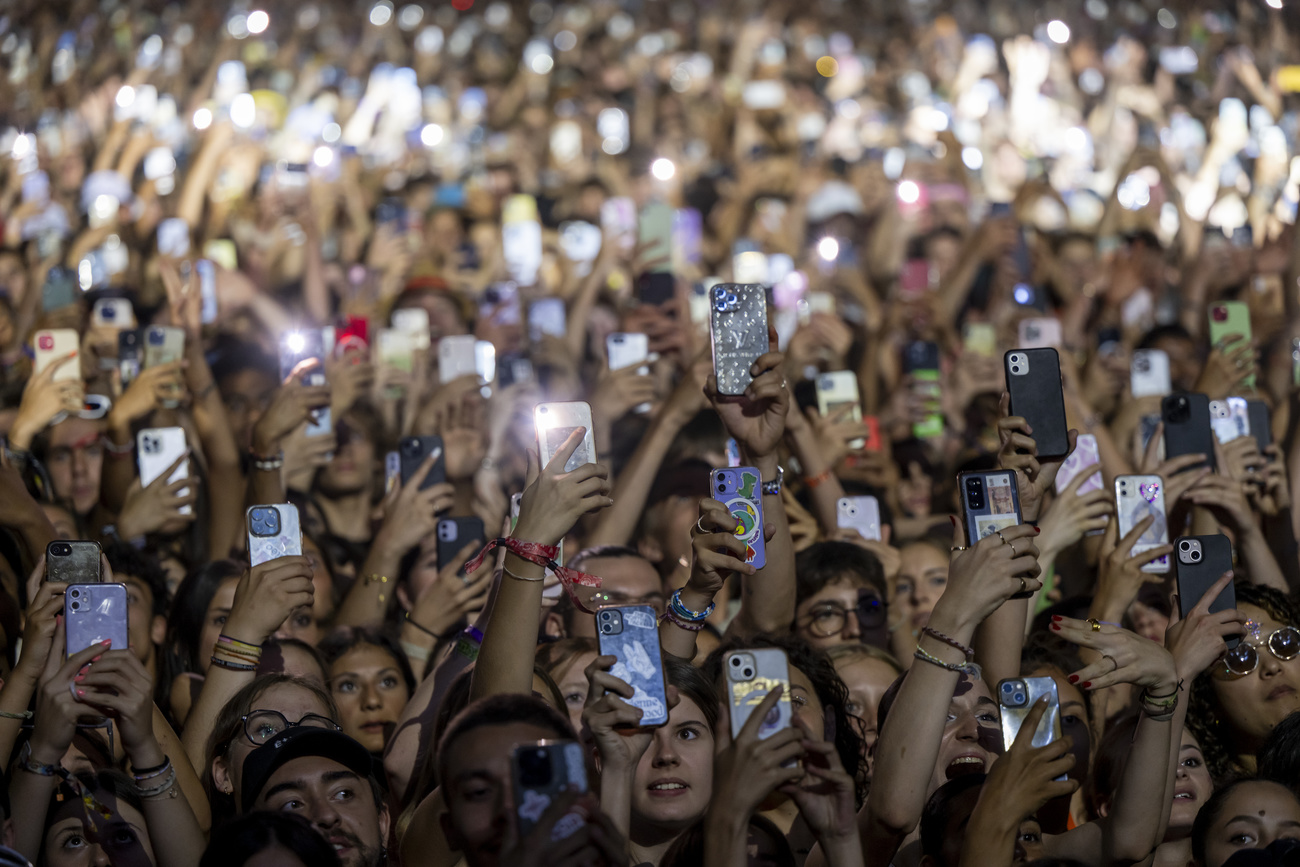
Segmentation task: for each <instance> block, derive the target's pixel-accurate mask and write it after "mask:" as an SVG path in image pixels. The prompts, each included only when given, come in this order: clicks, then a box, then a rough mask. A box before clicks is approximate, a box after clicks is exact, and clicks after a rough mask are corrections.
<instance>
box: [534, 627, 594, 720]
mask: <svg viewBox="0 0 1300 867" xmlns="http://www.w3.org/2000/svg"><path fill="white" fill-rule="evenodd" d="M599 652H600V648H599V647H598V646H597V644H596V639H594V638H562V639H560V640H559V641H553V642H551V643H550V644H543V645H541V646H540V647H538V648H537V654H536V656H535V660H536V663H537V664H538V665H539V666H541V667H542V668H543V669H544V670H545V671H546V673H547V674H549V675H550V676H551V680H554V681H555V685H556V686H558V687H559V688H560V695H561V696H563V697H564V708H565V712H566V713H567V714H568V715H569V720H570V722H572V723H573V730H574V731H577V732H580V731H582V709H583V708H584V707H585V706H586V704H587V689H588V681H587V666H589V665H591V661H592V660H593V659H595V658H596V656H597V655H598V654H599Z"/></svg>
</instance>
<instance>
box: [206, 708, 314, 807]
mask: <svg viewBox="0 0 1300 867" xmlns="http://www.w3.org/2000/svg"><path fill="white" fill-rule="evenodd" d="M259 710H273V711H276V712H277V713H279V714H281V715H282V716H283V717H284V718H285V719H286V720H288V721H289V722H291V723H296V722H298V721H300V720H301V719H302V718H303V717H305V716H306V715H307V714H309V713H314V714H317V715H319V716H323V717H327V718H328V717H329V716H330V709H329V708H328V707H326V706H325V703H324V702H323V701H321V700H320V698H319V697H318V696H317V695H316V693H314V692H312V691H311V690H309V689H307V688H306V687H303V686H299V685H298V684H296V683H277V684H275V685H273V686H271V687H270V688H268V689H267V690H266V691H265V692H263V693H262V694H261V695H259V696H258V697H257V698H256V699H254V700H253V703H252V706H251V707H250V709H249V713H250V714H252V713H253V712H255V711H259ZM255 749H257V747H255V746H254V745H253V743H252V741H250V740H249V739H248V735H247V733H246V732H245V731H244V729H243V727H242V725H241V727H240V729H239V733H238V734H236V735H235V738H234V740H232V741H231V742H230V746H229V747H228V748H227V749H226V755H225V756H224V757H223V756H217V757H216V758H215V759H213V765H214V768H213V770H214V777H216V779H215V782H216V784H217V788H218V789H220V790H222V791H225V792H228V793H230V794H233V795H235V799H236V801H238V800H239V794H240V790H239V784H240V781H241V780H242V779H243V772H244V759H246V758H248V754H249V753H251V752H252V751H253V750H255ZM218 764H219V765H221V768H220V771H219V772H217V771H218V769H217V768H216V767H215V766H216V765H218ZM223 782H224V783H225V784H224V785H223Z"/></svg>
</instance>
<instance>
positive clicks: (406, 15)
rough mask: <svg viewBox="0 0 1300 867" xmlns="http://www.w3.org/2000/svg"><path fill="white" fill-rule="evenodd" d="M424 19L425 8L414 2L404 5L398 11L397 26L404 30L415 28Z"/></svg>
mask: <svg viewBox="0 0 1300 867" xmlns="http://www.w3.org/2000/svg"><path fill="white" fill-rule="evenodd" d="M423 20H424V10H423V9H422V8H420V7H419V6H417V5H415V4H414V3H410V4H408V5H406V6H403V7H402V11H401V12H398V13H397V26H398V27H400V28H401V29H403V30H408V31H409V30H414V29H415V28H417V27H419V26H420V22H421V21H423Z"/></svg>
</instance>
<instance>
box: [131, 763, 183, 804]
mask: <svg viewBox="0 0 1300 867" xmlns="http://www.w3.org/2000/svg"><path fill="white" fill-rule="evenodd" d="M175 785H176V769H175V768H169V769H168V773H167V777H166V779H164V780H163V781H162V782H161V783H159V784H158V785H156V786H153V787H151V788H147V789H146V788H144V787H142V786H139V785H137V786H136V787H135V793H136V794H137V795H139V796H140V797H141V798H156V797H157V796H159V795H161V794H162V793H163V792H166V791H167V790H168V789H170V788H172V786H175ZM169 797H172V798H174V797H176V793H175V791H174V790H173V792H172V794H171V795H170V796H169Z"/></svg>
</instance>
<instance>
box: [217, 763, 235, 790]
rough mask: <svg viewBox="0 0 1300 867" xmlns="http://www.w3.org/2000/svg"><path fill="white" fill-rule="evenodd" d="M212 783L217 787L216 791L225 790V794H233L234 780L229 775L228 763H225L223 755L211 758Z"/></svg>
mask: <svg viewBox="0 0 1300 867" xmlns="http://www.w3.org/2000/svg"><path fill="white" fill-rule="evenodd" d="M212 783H213V785H215V786H216V787H217V791H218V792H225V793H226V794H227V795H234V794H235V781H234V780H232V779H231V777H230V765H229V764H227V763H226V759H225V757H224V756H215V757H214V758H213V759H212Z"/></svg>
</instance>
